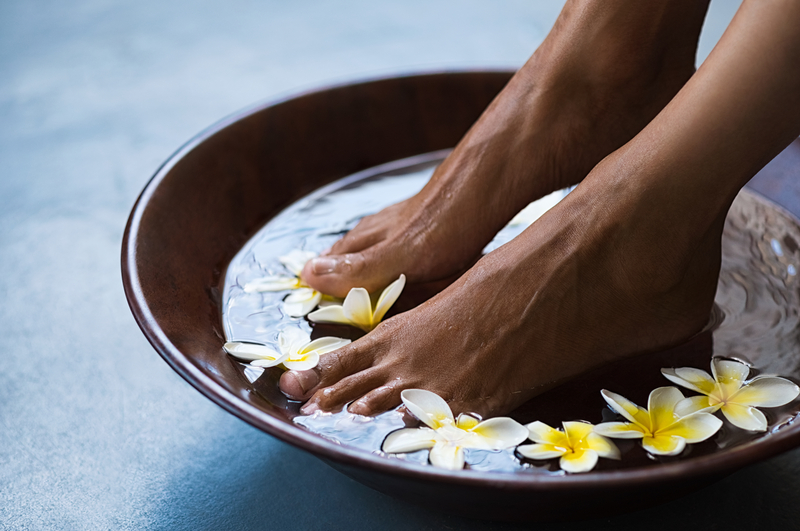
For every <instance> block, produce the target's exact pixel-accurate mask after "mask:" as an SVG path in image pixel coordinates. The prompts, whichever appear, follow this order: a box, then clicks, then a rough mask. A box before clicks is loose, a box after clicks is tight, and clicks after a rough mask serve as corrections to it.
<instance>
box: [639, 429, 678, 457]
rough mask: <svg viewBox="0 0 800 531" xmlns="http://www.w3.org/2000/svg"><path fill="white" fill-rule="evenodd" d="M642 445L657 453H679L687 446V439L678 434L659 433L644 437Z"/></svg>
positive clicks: (652, 452)
mask: <svg viewBox="0 0 800 531" xmlns="http://www.w3.org/2000/svg"><path fill="white" fill-rule="evenodd" d="M642 447H643V448H644V449H645V450H647V451H648V452H650V453H651V454H655V455H678V454H679V453H681V452H682V451H683V449H684V448H686V441H685V440H684V439H683V437H678V436H677V435H660V434H659V435H657V436H656V437H645V438H643V439H642Z"/></svg>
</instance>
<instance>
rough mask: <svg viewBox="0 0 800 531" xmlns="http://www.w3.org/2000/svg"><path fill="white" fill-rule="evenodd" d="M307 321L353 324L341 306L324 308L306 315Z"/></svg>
mask: <svg viewBox="0 0 800 531" xmlns="http://www.w3.org/2000/svg"><path fill="white" fill-rule="evenodd" d="M308 320H309V321H313V322H315V323H335V324H347V325H349V324H353V323H351V322H350V319H348V318H347V316H346V315H345V313H344V308H342V307H341V306H338V305H336V306H326V307H325V308H320V309H319V310H315V311H313V312H311V313H310V314H308Z"/></svg>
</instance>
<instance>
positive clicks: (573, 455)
mask: <svg viewBox="0 0 800 531" xmlns="http://www.w3.org/2000/svg"><path fill="white" fill-rule="evenodd" d="M597 458H598V456H597V452H595V451H594V450H589V449H586V450H583V449H581V450H577V451H575V452H567V453H566V454H564V455H562V456H561V460H560V461H559V462H558V464H559V466H561V470H563V471H564V472H570V473H571V474H580V473H581V472H588V471H590V470H591V469H593V468H594V467H595V465H596V464H597Z"/></svg>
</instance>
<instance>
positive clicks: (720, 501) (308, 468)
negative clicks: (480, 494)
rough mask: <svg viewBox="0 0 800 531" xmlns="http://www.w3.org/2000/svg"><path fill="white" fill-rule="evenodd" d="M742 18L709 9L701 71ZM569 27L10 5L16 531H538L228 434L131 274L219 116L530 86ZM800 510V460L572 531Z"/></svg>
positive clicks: (523, 21)
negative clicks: (142, 224)
mask: <svg viewBox="0 0 800 531" xmlns="http://www.w3.org/2000/svg"><path fill="white" fill-rule="evenodd" d="M735 5H736V3H735V2H729V3H723V2H719V0H718V3H715V4H714V5H712V9H711V14H710V15H709V20H708V22H707V27H706V30H705V32H704V35H703V39H702V43H701V47H700V54H699V55H700V57H704V56H705V55H706V54H707V53H708V51H709V50H710V48H711V47H712V46H713V44H714V42H716V40H717V39H718V38H719V35H720V34H721V31H722V29H723V28H724V26H725V25H726V24H727V21H728V20H730V18H731V16H732V14H733V10H734V8H735ZM559 8H560V2H550V1H530V0H529V1H525V2H523V1H510V0H501V1H498V2H476V1H458V2H457V1H455V0H453V1H434V2H422V1H419V0H408V1H404V2H393V3H389V2H369V1H366V0H364V1H348V2H323V1H320V0H309V1H306V2H279V1H263V2H254V1H247V0H228V1H225V2H222V1H213V0H195V1H187V0H171V1H163V0H162V1H153V0H140V1H138V2H112V1H109V0H67V1H65V2H52V1H49V2H46V1H41V0H30V1H21V0H4V1H3V2H2V3H0V200H2V206H1V207H0V330H1V331H2V334H0V528H3V529H262V528H264V529H377V528H379V529H385V530H391V529H517V528H527V527H526V526H516V525H512V524H499V523H485V522H478V521H472V520H465V519H462V518H459V517H457V516H453V515H447V514H441V513H437V512H431V511H428V510H423V509H419V508H417V507H414V506H410V505H407V504H405V503H402V502H399V501H396V500H394V499H392V498H389V497H387V496H385V495H382V494H379V493H377V492H375V491H372V490H371V489H369V488H367V487H364V486H362V485H360V484H358V483H356V482H354V481H352V480H350V479H348V478H346V477H345V476H343V475H341V474H339V473H338V472H336V471H334V470H333V469H331V468H329V467H328V466H327V465H326V464H324V463H322V462H321V461H319V460H317V459H316V458H314V457H312V456H310V455H308V454H305V453H303V452H301V451H299V450H295V449H294V448H292V447H290V446H288V445H286V444H284V443H282V442H279V441H278V440H276V439H274V438H272V437H270V436H268V435H266V434H264V433H262V432H260V431H258V430H256V429H254V428H252V427H250V426H249V425H247V424H245V423H244V422H242V421H240V420H238V419H236V418H234V417H233V416H232V415H229V414H227V413H225V412H224V411H223V410H222V409H220V408H219V407H217V406H215V405H214V404H212V403H211V402H210V401H209V400H207V399H206V398H204V397H203V396H202V395H201V394H200V393H198V392H197V391H195V390H194V389H193V388H191V387H190V386H189V385H188V384H187V383H185V382H184V381H183V380H182V379H181V378H180V377H179V376H178V375H177V374H176V373H174V372H173V371H172V369H170V368H169V367H168V366H167V365H166V363H164V362H163V361H162V360H161V358H159V356H158V355H157V354H156V353H155V351H154V350H153V349H152V348H151V347H150V345H149V344H148V343H147V341H146V340H145V338H144V336H143V335H142V333H141V332H140V331H139V329H138V327H137V326H136V323H135V322H134V320H133V318H132V316H131V314H130V311H129V310H128V306H127V303H126V301H125V297H124V295H123V291H122V284H121V280H120V265H119V256H120V243H121V239H122V231H123V228H124V226H125V222H126V220H127V216H128V213H129V211H130V208H131V207H132V205H133V203H134V201H135V200H136V197H137V195H138V194H139V192H140V191H141V189H142V187H143V186H144V185H145V183H146V182H147V180H148V179H149V177H150V176H151V175H152V173H153V172H154V171H155V169H156V168H157V167H158V166H159V164H160V163H161V162H162V161H164V160H165V159H166V158H167V157H168V156H169V155H170V153H172V152H173V151H174V150H176V149H177V148H178V147H179V146H180V145H181V144H183V143H184V142H185V141H186V140H187V139H189V138H190V137H191V136H193V135H194V134H195V133H196V132H198V131H200V130H201V129H203V128H204V127H206V126H208V125H209V124H211V123H213V122H215V121H217V120H218V119H220V118H221V117H223V116H225V115H227V114H230V113H232V112H234V111H236V110H237V109H240V108H242V107H245V106H247V105H249V104H251V103H253V102H255V101H258V100H262V99H269V98H274V97H277V96H280V95H285V94H289V93H291V92H293V91H296V90H300V89H308V88H314V87H318V86H323V85H327V84H330V83H331V82H338V81H345V80H353V79H358V78H364V77H371V76H375V75H386V74H393V73H399V72H410V71H419V70H437V69H443V68H465V67H472V68H477V67H514V66H516V65H519V64H521V63H522V62H523V61H524V60H525V59H526V58H527V56H528V55H529V54H530V53H531V52H532V51H533V50H534V49H535V47H536V46H537V45H538V44H539V43H540V42H541V40H542V39H543V38H544V36H545V34H546V32H547V30H548V29H549V27H550V25H551V24H552V22H553V21H554V20H555V17H556V15H557V12H558V10H559ZM232 456H234V457H235V459H231V457H232ZM231 463H233V464H231ZM797 492H800V450H796V451H794V452H790V453H787V454H785V455H782V456H780V457H777V458H775V459H772V460H770V461H767V462H764V463H761V464H759V465H756V466H752V467H750V468H747V469H745V470H741V471H739V472H737V473H735V474H733V475H732V476H730V477H729V478H727V479H726V480H724V481H721V482H720V483H718V484H716V485H714V486H712V487H709V488H707V489H705V490H702V491H699V492H697V493H696V494H694V495H692V496H689V497H686V498H683V499H679V500H677V501H674V502H670V503H668V504H666V505H663V506H660V507H659V508H657V509H654V510H650V511H646V512H641V513H632V514H627V515H623V516H620V517H617V518H613V519H607V520H602V521H594V522H583V523H567V524H559V529H561V530H566V531H568V530H572V529H575V530H577V529H595V530H604V529H614V530H627V529H630V530H638V529H641V528H642V526H643V525H645V522H646V525H647V528H648V529H649V530H652V531H657V530H661V529H664V530H667V529H670V530H673V529H726V530H739V529H741V530H745V529H747V530H750V529H755V528H763V529H800V524H798V522H800V508H798V505H797V503H796V501H797ZM620 503H621V504H624V503H625V500H620ZM575 504H576V505H575V510H576V511H580V500H575ZM529 527H531V528H536V527H539V526H529ZM541 527H544V526H541Z"/></svg>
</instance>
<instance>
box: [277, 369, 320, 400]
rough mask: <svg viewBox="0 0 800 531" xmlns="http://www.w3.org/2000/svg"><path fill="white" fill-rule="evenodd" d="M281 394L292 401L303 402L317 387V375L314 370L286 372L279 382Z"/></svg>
mask: <svg viewBox="0 0 800 531" xmlns="http://www.w3.org/2000/svg"><path fill="white" fill-rule="evenodd" d="M279 385H280V389H281V392H282V393H283V394H285V395H286V396H288V397H289V398H291V399H292V400H305V399H306V398H308V397H309V396H311V394H313V392H314V390H315V389H316V388H317V386H318V385H319V374H318V373H317V371H316V370H314V369H311V370H308V371H286V372H285V373H283V374H282V375H281V379H280V382H279Z"/></svg>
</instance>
